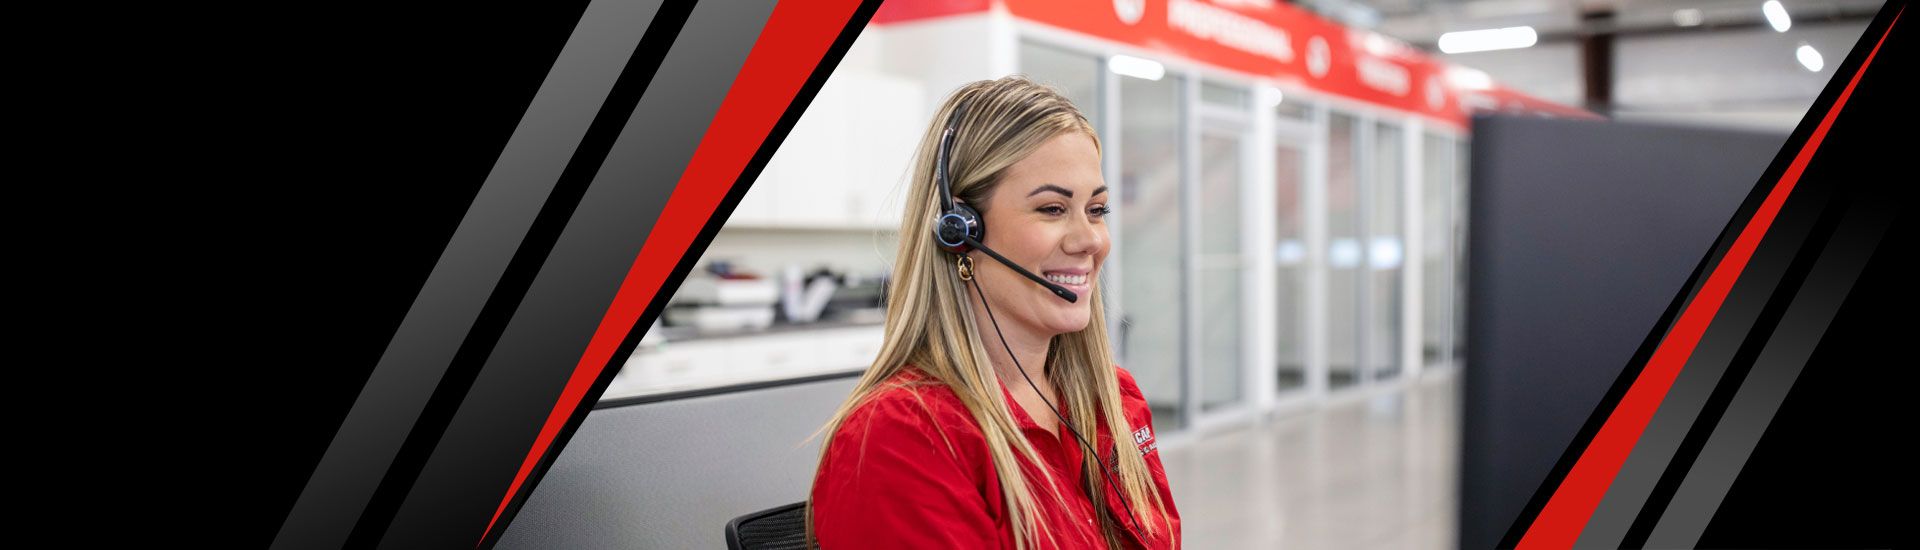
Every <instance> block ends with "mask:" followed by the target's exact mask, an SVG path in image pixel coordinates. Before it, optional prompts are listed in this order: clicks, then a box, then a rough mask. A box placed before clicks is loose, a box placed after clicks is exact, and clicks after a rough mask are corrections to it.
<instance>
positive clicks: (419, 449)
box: [348, 0, 693, 547]
mask: <svg viewBox="0 0 1920 550" xmlns="http://www.w3.org/2000/svg"><path fill="white" fill-rule="evenodd" d="M632 2H639V3H637V4H636V3H632ZM629 4H630V5H629V6H628V7H629V9H631V8H634V7H642V8H645V7H651V8H654V9H655V10H656V12H657V13H655V14H654V16H653V18H652V20H651V21H650V22H649V23H648V25H647V28H646V30H645V31H644V33H643V34H642V36H641V38H640V40H639V42H638V43H637V44H636V46H635V47H634V49H633V51H632V53H631V54H630V55H628V56H627V58H626V59H624V60H617V59H601V60H599V61H600V62H602V63H612V62H621V63H622V65H620V69H619V71H620V72H619V75H620V76H619V78H618V80H617V81H616V82H615V83H614V84H613V87H612V89H611V90H610V91H609V92H608V94H607V99H606V101H605V102H604V103H603V104H602V105H601V106H600V109H599V110H598V112H597V114H596V115H595V116H594V118H593V122H592V124H591V125H590V126H589V127H588V128H587V130H586V133H585V135H584V137H583V138H582V139H581V140H580V144H579V146H578V147H577V148H575V149H574V150H573V151H572V154H571V155H569V158H568V161H567V163H566V169H565V170H564V171H563V172H562V173H561V174H560V177H559V179H558V181H557V183H556V184H555V185H554V188H553V190H552V192H551V196H550V197H548V198H547V200H546V201H545V203H544V204H542V206H541V208H540V210H539V214H538V215H537V216H536V217H535V219H534V220H533V223H532V226H531V228H530V229H529V230H528V232H527V236H526V240H525V242H524V243H523V244H521V246H520V247H519V249H518V250H516V251H515V253H514V254H513V257H512V259H511V261H509V263H508V264H507V266H506V269H505V271H504V274H503V275H502V277H501V280H500V283H499V284H498V285H497V286H496V287H495V288H494V291H493V292H492V293H491V294H490V295H489V296H488V297H487V300H486V302H485V304H484V305H483V306H482V307H481V309H480V312H479V315H478V316H477V318H476V320H475V322H474V327H473V330H472V331H470V332H469V333H468V334H467V337H466V338H465V339H464V341H462V342H461V344H460V347H459V350H458V352H457V353H456V354H455V355H454V358H453V361H452V363H451V365H450V366H449V368H448V369H447V371H446V374H445V376H443V377H442V378H441V379H440V380H439V383H438V385H437V386H436V387H435V389H434V392H433V396H432V398H431V399H430V400H429V401H428V402H427V405H426V407H425V409H424V410H423V411H422V413H421V415H420V420H419V421H418V422H417V423H416V424H415V427H414V429H413V430H412V431H411V433H409V434H408V437H407V440H406V444H405V445H404V446H402V447H401V450H400V453H399V455H398V457H396V458H395V460H394V464H393V466H392V468H390V469H388V470H387V473H386V475H385V477H384V478H383V479H382V480H381V484H380V488H379V490H378V491H377V492H375V493H374V497H373V499H372V500H371V501H370V502H369V503H368V504H367V506H366V507H365V508H364V509H363V510H362V511H361V515H360V518H359V521H357V522H356V524H355V526H354V529H353V533H352V536H351V537H350V538H349V539H348V543H349V545H350V546H354V547H371V546H373V545H374V544H376V543H377V542H378V541H381V540H383V538H384V536H385V534H386V531H387V530H388V529H389V528H390V526H391V524H392V521H393V518H394V516H395V514H397V513H398V511H399V510H400V507H401V504H402V503H403V502H405V499H406V496H407V495H408V494H409V493H410V492H411V491H412V490H413V488H414V486H415V484H417V483H418V481H419V479H420V475H421V472H422V471H423V470H424V469H425V467H426V464H427V461H428V459H429V458H430V457H431V456H432V453H433V450H434V449H435V448H437V446H438V445H439V444H440V441H441V439H442V438H443V437H444V436H445V433H446V428H447V426H448V424H449V423H450V421H451V419H452V418H453V417H454V416H455V414H456V413H457V411H458V410H459V407H460V404H461V403H462V401H463V399H464V398H465V397H466V395H467V393H468V392H469V391H471V388H472V386H473V382H474V380H475V378H476V377H477V376H478V374H479V372H480V371H481V370H482V368H483V366H484V364H485V362H486V360H487V358H488V357H489V356H490V355H492V353H493V351H494V348H495V347H496V346H497V344H498V342H499V339H500V336H501V334H502V333H503V332H504V331H505V329H506V326H507V324H508V322H509V321H510V320H511V319H512V317H513V315H514V311H515V309H516V308H518V307H519V305H520V304H521V302H522V301H524V300H525V298H526V294H527V292H528V290H529V288H530V286H531V285H532V282H533V280H534V278H535V276H536V275H537V274H538V273H539V271H540V269H541V264H542V263H544V262H545V261H546V259H547V258H548V256H549V255H550V254H551V253H552V250H553V247H554V246H555V243H556V241H558V239H559V236H560V233H561V231H562V229H563V228H564V227H565V226H566V224H567V222H568V219H569V218H570V217H571V216H572V214H573V211H574V210H575V209H576V208H577V207H578V205H579V204H580V201H581V200H582V197H583V196H584V194H585V193H586V189H587V188H588V187H589V186H590V185H591V183H592V181H593V179H594V177H595V176H596V174H597V173H598V171H599V170H600V167H601V165H602V163H603V162H604V161H605V159H606V158H607V156H608V154H609V151H611V149H612V147H613V142H614V141H615V140H616V139H617V138H618V136H619V135H620V133H621V132H622V130H623V129H624V128H625V127H626V124H627V120H628V117H629V115H630V114H631V113H632V112H633V110H634V106H635V105H637V104H638V103H639V101H640V98H641V97H642V95H643V94H644V93H645V92H646V90H647V88H648V87H649V85H651V83H652V82H653V78H654V74H655V72H656V71H657V70H658V68H659V66H660V64H661V62H662V60H663V58H664V57H665V53H666V51H667V49H668V48H669V47H671V45H672V44H673V42H674V41H675V40H676V39H677V38H678V37H679V35H680V32H681V29H682V27H684V25H685V24H686V20H687V16H688V13H689V12H690V11H691V10H692V7H693V2H692V1H691V0H684V1H668V2H665V3H658V2H653V1H649V0H629ZM595 15H596V14H594V13H591V10H590V13H589V14H587V15H586V16H584V17H583V19H585V18H591V17H594V16H595ZM607 30H608V31H610V36H595V37H582V38H583V39H587V40H604V39H609V38H610V37H617V36H621V35H623V34H625V33H631V32H633V31H634V29H631V28H618V27H615V28H610V29H607Z"/></svg>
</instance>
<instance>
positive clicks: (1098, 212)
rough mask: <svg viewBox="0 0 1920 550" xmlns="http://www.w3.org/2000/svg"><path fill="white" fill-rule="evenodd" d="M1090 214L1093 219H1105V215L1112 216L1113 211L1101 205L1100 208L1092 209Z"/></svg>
mask: <svg viewBox="0 0 1920 550" xmlns="http://www.w3.org/2000/svg"><path fill="white" fill-rule="evenodd" d="M1092 213H1093V217H1096V218H1102V217H1106V215H1107V214H1112V213H1113V209H1112V208H1108V207H1107V205H1104V204H1102V205H1100V206H1095V207H1093V210H1092Z"/></svg>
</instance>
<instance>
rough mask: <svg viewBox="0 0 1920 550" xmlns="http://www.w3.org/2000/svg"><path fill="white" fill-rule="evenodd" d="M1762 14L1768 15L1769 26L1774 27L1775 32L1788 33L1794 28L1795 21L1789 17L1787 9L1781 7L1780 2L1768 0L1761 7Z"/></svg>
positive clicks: (1778, 0)
mask: <svg viewBox="0 0 1920 550" xmlns="http://www.w3.org/2000/svg"><path fill="white" fill-rule="evenodd" d="M1760 13H1764V14H1766V15H1767V24H1768V25H1773V30H1774V31H1775V32H1787V29H1789V28H1792V27H1793V19H1792V18H1789V17H1787V7H1786V6H1782V5H1780V0H1767V3H1765V4H1761V5H1760Z"/></svg>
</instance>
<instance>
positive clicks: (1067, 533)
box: [813, 366, 1180, 550]
mask: <svg viewBox="0 0 1920 550" xmlns="http://www.w3.org/2000/svg"><path fill="white" fill-rule="evenodd" d="M1114 370H1115V373H1116V375H1117V376H1118V377H1119V382H1120V394H1121V396H1120V403H1121V409H1122V410H1123V411H1124V414H1126V416H1127V425H1128V426H1129V427H1131V428H1132V429H1133V430H1134V433H1133V434H1128V435H1127V437H1125V438H1124V439H1122V445H1121V446H1120V447H1119V448H1120V449H1123V450H1125V449H1132V452H1140V453H1143V454H1144V456H1145V458H1146V462H1147V468H1148V469H1149V470H1150V471H1151V472H1152V477H1153V481H1154V483H1155V484H1156V485H1157V486H1158V487H1157V490H1158V491H1159V493H1160V498H1161V500H1163V501H1164V502H1165V503H1166V505H1167V515H1168V518H1169V519H1170V520H1171V522H1172V526H1173V530H1172V532H1170V533H1169V532H1167V531H1166V530H1165V529H1164V526H1163V529H1162V530H1161V532H1160V534H1159V536H1158V537H1157V538H1156V539H1155V540H1147V541H1142V540H1139V539H1138V538H1137V536H1136V535H1134V534H1132V533H1129V532H1128V531H1130V529H1122V533H1123V534H1122V535H1121V538H1122V540H1123V541H1124V542H1125V546H1126V547H1127V548H1138V549H1143V550H1144V549H1172V548H1175V547H1176V546H1177V543H1176V542H1175V541H1178V540H1179V538H1180V512H1179V510H1178V509H1177V508H1175V507H1174V505H1173V493H1172V491H1171V490H1169V489H1168V487H1167V474H1166V470H1165V468H1164V467H1162V466H1161V464H1160V453H1159V451H1158V450H1157V449H1158V442H1156V441H1155V440H1154V438H1153V428H1152V425H1153V413H1152V412H1151V411H1150V410H1148V408H1147V402H1146V398H1145V397H1143V396H1142V395H1141V393H1140V387H1139V386H1138V385H1136V384H1134V381H1133V375H1132V374H1130V373H1128V372H1127V371H1126V370H1125V369H1121V368H1119V367H1118V366H1115V367H1114ZM926 378H927V376H926V374H925V373H923V372H921V371H920V370H918V369H915V368H913V367H912V366H908V367H907V368H905V369H902V370H901V372H900V373H898V374H896V375H894V377H893V378H891V379H889V380H888V382H905V381H911V380H921V379H926ZM1000 391H1001V392H1002V393H1003V394H1005V396H1006V400H1007V403H1008V404H1010V405H1012V407H1013V417H1014V420H1015V421H1017V422H1019V423H1020V431H1021V432H1022V433H1023V434H1024V435H1026V437H1027V441H1029V442H1031V443H1032V445H1033V448H1034V450H1035V451H1036V452H1037V453H1038V454H1039V458H1040V459H1041V460H1042V461H1044V462H1046V465H1045V467H1046V468H1048V469H1049V470H1050V471H1051V472H1052V473H1053V477H1054V480H1055V484H1056V485H1057V486H1058V488H1059V492H1060V494H1061V495H1062V496H1063V497H1065V499H1066V500H1065V501H1064V502H1063V501H1061V500H1058V499H1055V498H1053V496H1052V495H1051V494H1050V493H1048V492H1046V491H1045V490H1041V489H1036V490H1035V492H1034V497H1035V500H1036V501H1037V503H1038V504H1039V505H1040V507H1041V510H1040V515H1041V517H1042V518H1045V521H1047V523H1048V525H1049V526H1051V527H1052V529H1053V533H1054V538H1055V539H1056V540H1057V541H1058V545H1057V546H1056V545H1050V544H1048V542H1047V541H1046V537H1045V536H1044V535H1042V536H1041V537H1040V540H1039V541H1038V543H1039V548H1061V549H1070V548H1105V547H1106V543H1105V541H1104V540H1103V539H1102V537H1101V535H1100V529H1099V527H1098V525H1097V523H1096V521H1097V520H1095V519H1094V513H1093V505H1094V504H1093V503H1092V502H1091V501H1090V500H1089V499H1088V498H1087V496H1086V493H1085V492H1084V491H1083V490H1081V489H1080V487H1081V486H1082V476H1083V475H1084V474H1083V472H1082V471H1081V469H1080V468H1081V460H1082V458H1083V455H1084V454H1085V453H1084V452H1083V451H1082V449H1081V446H1080V444H1079V442H1078V441H1076V440H1075V439H1074V436H1073V434H1072V432H1069V431H1068V430H1067V429H1066V427H1065V426H1061V427H1059V428H1058V429H1059V434H1058V436H1057V437H1056V436H1055V435H1054V434H1051V433H1048V432H1047V430H1046V429H1044V428H1041V427H1040V426H1039V425H1038V424H1035V423H1034V422H1033V418H1032V417H1030V416H1028V415H1027V413H1026V411H1023V410H1021V409H1020V405H1019V404H1018V403H1016V402H1014V400H1013V394H1012V393H1011V392H1007V390H1006V386H1005V385H1004V384H1003V385H1001V387H1000ZM1053 403H1054V404H1055V405H1056V406H1058V405H1062V404H1063V403H1064V399H1062V398H1060V397H1057V396H1056V397H1055V399H1054V400H1053ZM1062 412H1063V413H1064V412H1065V411H1062ZM1042 414H1050V413H1044V412H1043V413H1042ZM1081 429H1082V430H1083V431H1082V434H1083V435H1084V434H1085V433H1086V428H1084V427H1081ZM1096 429H1097V431H1098V432H1099V435H1098V439H1097V440H1096V441H1095V442H1094V447H1095V448H1096V449H1099V450H1100V454H1101V457H1102V458H1103V459H1104V460H1108V461H1109V463H1111V462H1110V461H1111V460H1112V459H1113V455H1112V453H1113V452H1114V451H1113V449H1114V446H1113V443H1112V441H1113V438H1112V435H1111V434H1110V433H1108V431H1107V430H1106V428H1105V426H1104V425H1102V426H1099V427H1097V428H1096ZM943 433H944V434H945V435H946V439H945V440H943V439H942V438H941V434H943ZM1017 460H1019V461H1020V462H1021V467H1022V468H1023V469H1025V471H1026V472H1027V478H1028V479H1029V480H1032V482H1034V483H1036V484H1037V483H1044V481H1043V480H1042V478H1041V477H1040V475H1039V472H1038V471H1037V470H1035V469H1034V467H1035V466H1034V465H1033V464H1030V463H1028V461H1026V460H1025V459H1017ZM1116 473H1117V470H1116ZM816 476H817V477H816V478H815V479H814V484H813V518H814V528H815V534H816V536H818V537H819V541H820V545H821V547H822V548H824V549H826V550H847V549H856V548H1013V547H1014V546H1013V528H1012V523H1011V522H1009V521H1008V517H1007V510H1006V505H1005V503H1004V502H1003V500H1002V498H1001V495H1000V478H999V476H998V475H997V474H996V473H995V470H994V467H993V463H992V461H991V460H990V458H989V456H988V454H987V443H986V439H985V438H984V436H983V435H982V433H981V430H980V426H979V424H978V423H976V422H975V421H974V419H973V417H972V415H970V414H968V413H967V409H966V407H964V406H962V405H961V404H960V398H959V397H958V396H956V395H955V394H954V393H953V390H951V389H949V388H947V387H946V386H945V385H940V384H938V383H937V382H936V383H935V384H934V385H929V386H920V387H916V388H887V389H883V390H880V391H879V392H878V393H877V394H876V395H875V396H874V397H873V399H871V400H870V401H869V402H867V403H865V404H863V405H861V406H860V407H859V408H857V409H855V410H854V411H853V412H852V413H851V414H849V415H848V416H847V419H846V422H844V423H842V424H841V425H840V429H839V432H838V433H836V434H835V436H834V438H833V443H832V444H831V445H830V446H829V447H828V449H827V452H826V454H825V455H824V457H823V458H822V460H821V463H820V469H819V471H818V473H817V474H816ZM1115 480H1116V481H1118V478H1115ZM1099 481H1100V486H1101V488H1102V490H1103V491H1104V492H1105V496H1106V498H1105V502H1103V503H1102V505H1105V506H1107V509H1108V510H1109V511H1110V512H1111V514H1112V515H1113V517H1116V518H1122V520H1123V521H1124V519H1125V518H1126V515H1127V513H1126V508H1125V506H1124V505H1123V504H1122V502H1123V501H1122V499H1121V497H1120V495H1119V493H1118V492H1116V491H1114V489H1113V487H1110V486H1108V485H1107V482H1106V481H1105V480H1104V479H1103V480H1099ZM1133 506H1134V509H1135V510H1139V511H1141V513H1143V514H1148V515H1149V518H1151V517H1152V511H1151V508H1152V504H1151V503H1150V502H1136V503H1133ZM1142 521H1143V522H1145V521H1148V520H1147V519H1143V520H1142ZM1153 521H1156V522H1157V521H1158V520H1157V519H1154V520H1153ZM1143 527H1144V525H1143Z"/></svg>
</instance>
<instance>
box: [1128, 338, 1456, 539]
mask: <svg viewBox="0 0 1920 550" xmlns="http://www.w3.org/2000/svg"><path fill="white" fill-rule="evenodd" d="M1458 406H1459V384H1458V375H1457V371H1455V370H1454V369H1451V368H1443V369H1439V370H1436V371H1429V372H1427V373H1425V374H1424V375H1422V376H1421V377H1420V379H1418V380H1415V381H1412V382H1408V383H1405V384H1404V385H1402V386H1400V387H1398V388H1383V389H1379V390H1374V391H1372V392H1370V393H1368V394H1366V395H1345V396H1334V397H1332V398H1329V399H1328V400H1327V401H1326V402H1324V403H1322V404H1319V405H1314V406H1309V407H1306V408H1302V409H1295V410H1294V411H1293V412H1291V413H1283V414H1281V415H1278V416H1276V417H1274V418H1272V419H1268V420H1265V421H1259V422H1254V423H1252V424H1248V425H1243V426H1237V427H1231V428H1225V429H1222V430H1220V431H1217V432H1210V433H1206V434H1203V435H1201V436H1199V437H1198V438H1196V439H1193V440H1189V441H1187V442H1186V443H1185V444H1182V445H1179V446H1177V447H1172V448H1164V449H1162V450H1163V451H1164V452H1165V453H1166V455H1165V456H1164V457H1162V459H1161V460H1162V461H1163V462H1164V464H1165V465H1166V467H1167V477H1168V483H1170V484H1172V485H1173V493H1174V501H1175V503H1176V504H1177V505H1178V506H1179V507H1180V517H1181V524H1182V529H1181V530H1182V532H1183V535H1184V536H1183V539H1184V540H1185V543H1186V546H1187V547H1188V548H1195V549H1216V548H1220V549H1236V548H1313V549H1321V548H1333V549H1343V548H1389V549H1406V550H1416V549H1418V550H1425V549H1433V548H1452V547H1453V545H1454V543H1455V534H1454V533H1455V529H1456V527H1455V524H1454V521H1455V519H1454V518H1455V517H1456V512H1455V509H1454V502H1455V501H1456V496H1455V495H1456V494H1457V493H1458V488H1457V484H1456V482H1457V479H1458V477H1459V474H1458V471H1459V469H1458V464H1459V460H1458V457H1457V456H1456V455H1457V454H1458V452H1459V426H1460V422H1459V411H1458Z"/></svg>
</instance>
